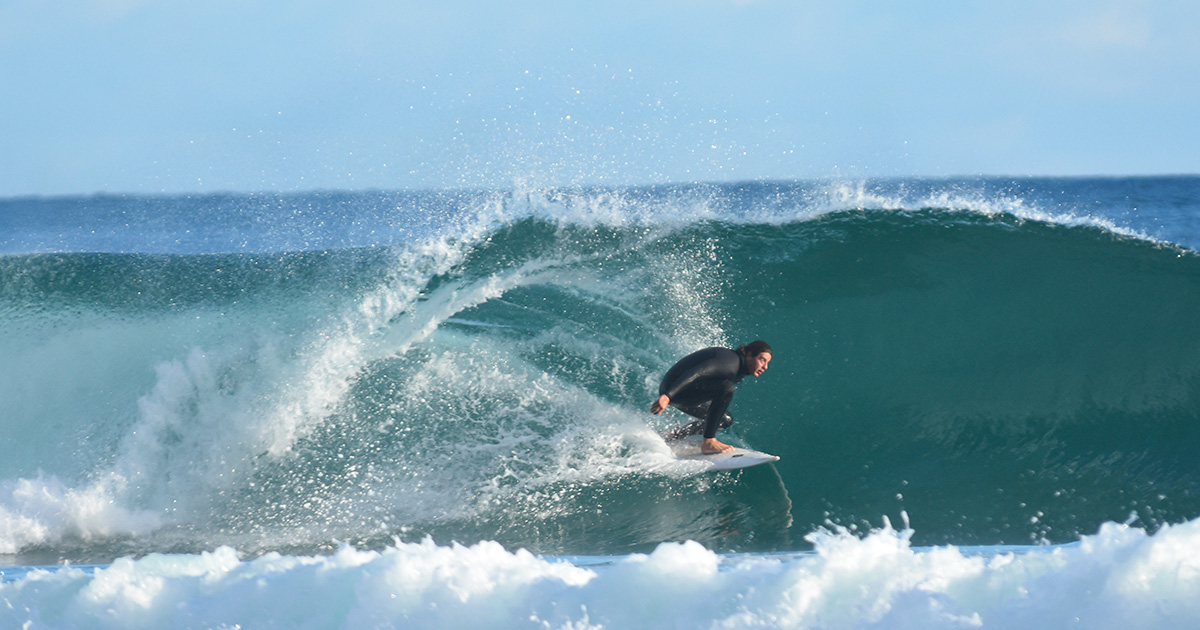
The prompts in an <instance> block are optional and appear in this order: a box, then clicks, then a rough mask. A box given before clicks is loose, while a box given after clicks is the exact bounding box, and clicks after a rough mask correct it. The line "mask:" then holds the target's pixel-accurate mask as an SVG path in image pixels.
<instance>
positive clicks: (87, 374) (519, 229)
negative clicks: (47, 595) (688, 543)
mask: <svg viewBox="0 0 1200 630" xmlns="http://www.w3.org/2000/svg"><path fill="white" fill-rule="evenodd" d="M1151 184H1153V182H1151ZM1147 185H1150V184H1147V182H1144V181H1141V180H1133V181H1129V182H1125V185H1121V182H1113V181H1111V180H1095V181H1093V180H1083V181H1079V180H1064V181H1061V182H1060V181H1053V182H1050V183H1049V184H1046V183H1045V182H1039V181H1022V182H1016V183H1008V184H1004V185H1001V183H997V182H993V181H982V182H966V183H961V182H960V183H953V182H941V181H935V182H912V181H907V182H883V183H879V184H875V185H855V186H845V185H838V184H807V185H802V184H787V185H783V184H779V185H775V184H754V185H743V186H721V187H718V186H686V187H656V188H644V189H626V190H571V191H550V192H524V191H522V192H514V191H503V192H498V193H490V192H480V193H456V194H449V193H446V194H433V193H430V194H422V195H400V194H382V193H362V194H357V195H352V194H336V195H335V194H330V193H322V194H311V195H297V196H290V197H278V198H273V199H271V200H268V201H264V200H261V199H252V200H245V203H241V204H239V203H238V202H237V199H236V198H231V197H206V198H201V199H198V200H197V199H184V198H137V199H132V200H121V199H115V198H101V199H95V198H80V199H67V200H13V201H9V202H6V205H5V210H6V216H7V217H8V219H7V221H9V224H10V226H16V227H14V228H13V230H14V231H12V232H10V234H12V236H10V237H9V239H8V240H7V241H6V242H5V243H6V244H5V247H6V248H7V249H6V251H8V252H10V253H8V254H7V255H5V256H3V257H0V281H2V285H0V287H2V288H0V326H2V327H3V329H4V330H5V331H6V334H5V335H4V336H3V337H2V338H0V354H2V355H3V356H4V357H5V358H6V360H5V361H4V362H3V364H0V444H3V445H4V446H3V448H4V457H3V458H0V554H7V555H8V557H9V558H10V560H15V561H16V562H21V563H32V562H36V561H39V560H57V559H63V558H66V559H72V560H75V561H81V560H83V561H86V560H95V561H100V560H106V559H111V558H113V557H116V556H118V555H123V554H134V555H138V554H144V553H147V552H150V551H171V552H184V553H193V552H198V551H203V550H209V549H213V548H215V547H216V546H219V545H229V546H232V547H234V548H237V549H239V550H242V551H244V552H247V553H252V554H257V553H262V552H265V551H272V550H273V551H283V552H291V553H301V554H307V553H325V552H328V551H331V550H333V549H336V548H337V545H338V544H339V543H340V542H348V543H351V544H354V545H356V546H358V547H360V548H366V549H383V548H386V547H388V546H390V545H393V544H397V543H398V542H405V541H419V540H421V539H422V538H424V537H426V536H429V537H432V538H433V540H435V541H437V542H441V543H446V542H449V541H459V542H463V543H475V542H478V541H496V542H499V543H501V544H502V545H504V546H506V547H508V548H516V547H525V548H527V549H530V550H531V551H534V552H535V553H544V554H612V553H629V552H635V551H649V550H652V549H654V548H655V547H656V546H657V545H658V544H659V543H661V542H664V541H683V540H693V541H698V542H700V543H702V544H703V545H705V546H707V547H708V548H710V549H713V550H716V551H780V550H795V549H805V548H808V545H809V543H808V542H806V541H805V540H804V536H805V535H806V534H808V533H809V532H811V531H813V530H814V529H816V528H819V527H829V526H840V527H844V528H846V529H847V530H848V531H854V530H860V529H865V528H869V527H870V523H871V522H878V521H879V519H880V517H881V516H884V515H891V516H892V517H893V518H896V517H898V516H900V515H901V514H905V515H906V516H907V517H909V518H911V519H912V523H913V527H914V529H915V530H916V532H917V533H916V534H915V535H914V536H915V537H914V542H915V543H917V544H943V543H953V544H960V545H961V544H982V545H999V544H1031V543H1041V542H1051V543H1059V542H1070V541H1074V540H1077V539H1078V538H1079V537H1080V535H1082V534H1087V533H1092V532H1095V531H1096V530H1097V528H1098V527H1099V526H1100V524H1102V523H1104V522H1107V521H1114V520H1115V521H1118V522H1120V521H1129V522H1134V519H1136V522H1137V523H1138V524H1139V525H1142V526H1145V527H1147V528H1149V529H1151V530H1154V529H1157V528H1158V527H1160V526H1162V525H1164V524H1167V523H1177V522H1180V521H1185V520H1188V519H1190V518H1194V517H1196V516H1197V514H1200V482H1198V480H1197V477H1196V475H1195V473H1194V466H1193V462H1194V453H1193V451H1194V446H1195V445H1196V444H1197V443H1200V428H1198V427H1200V423H1198V422H1197V421H1198V420H1200V418H1198V415H1200V328H1198V327H1197V326H1196V325H1195V324H1196V315H1195V314H1196V313H1197V312H1200V256H1198V255H1197V254H1195V253H1194V252H1193V251H1192V250H1191V249H1189V248H1188V247H1187V246H1186V245H1187V239H1186V238H1183V237H1172V238H1173V240H1174V241H1175V243H1172V242H1169V241H1168V240H1167V239H1164V235H1172V234H1176V233H1184V234H1186V233H1188V232H1187V227H1186V222H1184V221H1183V220H1182V219H1181V220H1180V221H1167V220H1165V219H1163V218H1162V217H1163V216H1166V215H1163V214H1157V215H1156V218H1155V220H1156V221H1159V224H1157V225H1153V224H1151V225H1149V227H1146V226H1143V225H1139V224H1137V222H1136V221H1130V220H1129V214H1128V213H1125V214H1120V213H1119V212H1110V213H1109V214H1108V215H1105V214H1103V213H1100V212H1096V211H1094V210H1091V211H1090V213H1089V212H1085V211H1084V210H1088V209H1089V208H1091V207H1092V206H1094V205H1099V206H1102V207H1105V208H1110V207H1124V206H1127V205H1129V204H1130V203H1131V202H1130V201H1129V199H1130V196H1129V189H1130V187H1135V188H1136V187H1139V186H1147ZM1157 186H1158V188H1156V189H1155V190H1158V191H1159V192H1158V195H1159V196H1158V197H1155V199H1160V200H1161V199H1164V198H1167V199H1174V198H1175V197H1174V196H1175V195H1180V194H1183V195H1184V196H1185V197H1186V195H1187V194H1191V193H1190V192H1188V191H1193V190H1194V189H1196V188H1198V187H1200V186H1198V184H1197V181H1196V180H1195V179H1186V178H1185V179H1182V180H1164V181H1161V182H1158V184H1157ZM1151 187H1152V188H1153V186H1151ZM1068 188H1070V189H1071V190H1072V191H1074V192H1073V193H1072V194H1075V195H1078V196H1079V197H1080V198H1086V199H1087V200H1088V202H1087V203H1086V204H1085V203H1079V204H1076V206H1078V207H1076V206H1072V205H1070V204H1069V203H1067V202H1065V201H1063V198H1062V197H1056V196H1054V194H1051V193H1047V192H1044V191H1043V189H1044V190H1055V191H1058V190H1066V189H1068ZM1181 189H1182V190H1183V193H1180V192H1179V191H1180V190H1181ZM1038 191H1043V192H1038ZM1089 194H1090V195H1091V196H1089ZM1190 198H1191V199H1192V200H1193V201H1192V202H1191V203H1193V204H1195V203H1196V202H1195V199H1197V198H1198V197H1197V196H1192V197H1190ZM1096 199H1098V200H1099V201H1094V200H1096ZM1168 205H1170V204H1167V203H1165V202H1164V204H1163V205H1162V207H1166V206H1168ZM1084 206H1087V207H1086V208H1085V207H1084ZM96 207H99V208H101V210H102V212H100V211H96V214H94V215H89V214H88V213H89V212H91V211H92V210H93V209H94V208H96ZM198 208H199V209H200V210H203V211H200V210H198ZM56 209H57V210H56ZM1184 210H1185V211H1181V213H1180V214H1179V215H1178V216H1180V217H1186V216H1190V215H1189V213H1193V212H1194V210H1195V208H1192V209H1191V210H1188V209H1187V208H1185V209H1184ZM56 212H57V214H56ZM23 213H24V214H23ZM1118 215H1120V216H1118ZM32 216H37V217H39V218H38V219H37V220H36V221H35V220H34V219H30V218H27V219H20V217H32ZM1173 216H1174V215H1173ZM13 217H17V218H15V219H14V218H13ZM47 217H49V218H47ZM55 217H58V218H57V219H56V218H55ZM63 217H70V218H71V219H70V220H71V221H74V223H71V224H70V225H67V227H65V228H64V227H63V226H64V224H65V223H64V222H65V221H66V219H63ZM79 217H85V218H84V219H80V218H79ZM87 217H91V219H88V218H87ZM114 217H115V218H114ZM148 217H153V218H154V219H153V220H154V221H156V222H157V223H156V224H155V228H154V229H153V230H150V229H148V228H147V221H149V220H150V219H149V218H148ZM1114 217H1117V218H1115V219H1114ZM55 221H59V223H57V224H56V223H55ZM26 224H36V225H35V226H34V227H30V228H29V229H27V230H25V231H24V232H22V231H21V230H20V229H19V227H20V226H21V225H26ZM75 224H78V225H79V226H82V227H81V228H80V229H73V228H72V227H71V226H72V225H75ZM97 224H99V225H97ZM238 226H242V227H238ZM255 226H258V227H257V228H256V227H255ZM99 228H103V229H99ZM89 230H91V231H93V232H95V233H98V234H99V236H93V235H89V234H88V232H89ZM185 230H187V231H185ZM277 232H278V233H281V234H280V235H277ZM138 234H148V235H149V236H146V238H145V239H142V240H139V238H138ZM47 235H51V236H47ZM172 235H175V236H177V238H174V239H172ZM1179 243H1182V244H1183V245H1184V246H1181V245H1180V244H1179ZM757 338H762V339H766V340H768V341H769V342H770V343H771V345H772V346H773V347H774V349H775V356H774V360H773V362H772V365H771V369H770V370H769V371H768V372H767V373H766V374H765V375H764V376H763V377H761V378H760V379H758V380H754V379H747V381H746V382H743V383H742V384H741V385H740V386H739V388H738V393H737V395H736V397H735V399H734V402H733V405H732V407H731V412H732V414H733V416H734V418H735V423H734V425H733V427H732V428H731V429H730V430H729V431H727V432H726V433H725V434H723V435H728V436H729V439H730V440H731V441H733V442H735V443H740V444H745V445H749V446H751V447H755V448H759V449H761V450H767V451H770V452H772V453H775V454H778V455H780V456H781V457H782V459H781V460H780V461H779V462H778V463H777V464H775V465H774V466H773V467H771V466H764V467H759V468H755V469H749V470H746V471H743V472H741V473H732V474H717V475H714V474H696V473H697V471H696V470H695V469H694V467H693V466H691V465H689V464H688V463H686V462H678V461H675V460H674V459H673V458H672V457H671V456H670V453H669V451H668V449H667V448H666V447H665V445H663V444H662V442H661V440H659V439H658V438H657V437H656V435H657V432H658V431H660V430H663V429H666V428H669V426H671V425H672V424H673V423H674V422H676V421H680V420H682V418H680V417H679V416H678V415H676V416H671V417H656V416H651V415H649V414H648V413H646V408H647V407H648V405H649V403H650V401H651V397H652V396H651V395H652V393H654V392H655V391H656V388H657V383H658V379H659V378H661V375H662V374H663V373H664V372H665V370H666V369H667V368H668V367H669V366H670V365H671V363H672V362H673V361H674V360H676V359H677V358H679V357H680V356H682V355H683V354H686V353H687V352H690V351H692V350H694V349H697V348H700V347H705V346H708V345H728V346H732V345H737V344H739V343H745V342H748V341H750V340H753V339H757Z"/></svg>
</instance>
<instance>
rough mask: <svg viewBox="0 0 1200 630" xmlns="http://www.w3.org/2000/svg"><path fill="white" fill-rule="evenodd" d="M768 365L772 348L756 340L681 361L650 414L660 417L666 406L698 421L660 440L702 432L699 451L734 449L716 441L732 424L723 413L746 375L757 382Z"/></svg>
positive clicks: (661, 387) (669, 374)
mask: <svg viewBox="0 0 1200 630" xmlns="http://www.w3.org/2000/svg"><path fill="white" fill-rule="evenodd" d="M770 363H771V346H769V345H767V342H765V341H762V340H759V341H755V342H752V343H748V344H746V345H744V346H739V347H738V349H737V350H730V349H729V348H705V349H704V350H698V351H696V352H693V353H691V354H689V355H687V356H686V357H683V358H682V359H680V360H679V362H678V363H676V364H675V365H674V366H672V367H671V369H669V370H667V374H666V376H664V377H663V380H662V383H661V384H659V386H658V400H655V401H654V404H652V405H650V413H653V414H660V413H662V412H663V410H664V409H666V408H667V406H668V405H669V406H671V407H674V408H676V409H678V410H680V411H682V412H684V413H686V414H688V415H689V416H692V417H694V418H697V420H695V421H694V422H692V423H691V424H688V425H680V426H677V427H675V428H674V429H671V430H670V431H667V432H666V433H665V434H664V435H663V437H664V438H666V439H667V440H678V439H680V438H682V437H686V436H689V435H696V434H697V433H701V432H703V434H704V441H703V442H702V443H701V445H700V450H702V451H703V452H705V453H723V452H725V451H728V450H732V449H733V447H732V446H730V445H728V444H723V443H721V442H720V441H718V440H717V438H716V435H717V429H724V428H725V427H728V426H729V425H730V424H732V423H733V418H731V417H730V416H729V414H728V413H726V410H727V409H728V408H729V401H731V400H733V390H734V387H735V386H736V385H737V384H738V383H740V382H741V380H742V378H744V377H745V376H746V375H747V374H749V375H751V376H753V377H755V378H758V377H759V376H762V373H763V372H766V371H767V365H768V364H770Z"/></svg>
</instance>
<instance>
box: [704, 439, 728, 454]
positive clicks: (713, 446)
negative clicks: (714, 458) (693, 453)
mask: <svg viewBox="0 0 1200 630" xmlns="http://www.w3.org/2000/svg"><path fill="white" fill-rule="evenodd" d="M732 450H733V447H732V446H730V445H728V444H724V443H722V442H718V441H717V438H704V441H703V442H701V443H700V452H701V453H724V452H725V451H732Z"/></svg>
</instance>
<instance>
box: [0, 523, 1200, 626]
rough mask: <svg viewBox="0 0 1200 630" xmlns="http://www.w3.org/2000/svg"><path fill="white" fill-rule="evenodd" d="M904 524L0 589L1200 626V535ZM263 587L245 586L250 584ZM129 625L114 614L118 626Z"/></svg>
mask: <svg viewBox="0 0 1200 630" xmlns="http://www.w3.org/2000/svg"><path fill="white" fill-rule="evenodd" d="M908 539H909V537H908V535H907V534H906V532H904V531H900V532H897V531H895V530H893V529H891V528H890V527H885V528H883V529H881V530H878V531H875V532H873V533H870V534H868V535H866V536H863V537H861V538H859V537H855V536H851V535H849V534H848V533H846V532H840V533H835V532H820V533H817V534H815V535H814V536H813V540H814V543H815V546H816V548H815V551H814V552H811V553H793V554H786V555H775V556H740V555H732V556H723V555H719V554H715V553H713V552H712V551H710V550H708V549H706V548H704V547H703V546H701V545H699V544H696V543H693V542H685V543H666V544H663V545H660V546H659V547H658V548H657V549H656V550H654V551H653V552H652V553H650V554H633V555H629V556H624V557H611V558H576V559H563V558H544V557H538V556H534V555H532V554H530V553H528V552H526V551H523V550H519V551H515V552H512V551H509V550H506V549H505V548H503V547H501V546H500V545H498V544H496V543H494V542H482V543H479V544H476V545H472V546H469V547H468V546H461V545H457V544H455V545H450V546H439V545H435V544H433V543H432V542H431V541H429V540H426V541H424V542H421V543H397V544H394V545H392V546H390V547H388V548H386V549H384V550H382V551H379V552H371V551H359V550H356V549H354V548H352V547H343V548H342V549H341V550H340V551H338V552H337V553H335V554H332V555H329V556H284V555H280V554H267V555H265V556H262V557H260V558H258V559H255V560H250V561H241V560H238V559H237V557H236V554H235V553H234V552H233V551H232V550H231V549H229V548H220V549H217V550H216V551H214V552H212V553H203V554H198V555H151V556H147V557H145V558H142V559H138V560H132V559H122V560H119V561H117V562H115V563H113V564H112V565H109V566H107V567H100V568H97V569H95V570H92V571H89V570H83V569H75V568H62V569H58V570H55V571H44V570H35V571H32V572H21V573H20V574H18V575H17V576H16V577H15V578H10V579H8V580H7V581H5V582H0V597H3V598H4V599H5V600H6V601H8V602H9V604H10V605H9V606H8V607H6V608H5V609H4V610H0V620H3V621H4V622H5V623H6V624H8V625H12V626H13V627H20V626H21V625H22V624H24V623H29V622H33V623H34V624H35V625H37V626H38V627H46V628H58V627H71V628H109V627H114V628H115V627H123V628H143V627H146V628H149V627H175V628H202V627H235V625H241V626H243V627H284V626H289V627H290V626H295V625H298V624H299V625H303V626H304V627H310V628H339V627H405V628H447V627H451V628H457V627H463V628H465V627H475V625H477V624H478V621H479V619H484V618H486V619H488V620H489V624H491V625H492V626H493V627H497V628H526V627H542V628H584V627H586V628H629V627H639V628H674V627H681V626H687V627H719V628H761V627H814V626H820V627H827V628H861V627H888V628H901V629H904V628H914V629H917V628H976V627H986V628H1028V627H1059V626H1067V625H1076V624H1078V625H1080V626H1081V627H1089V628H1127V627H1146V626H1153V627H1156V628H1187V627H1194V626H1195V624H1196V623H1198V622H1200V601H1198V600H1197V598H1196V597H1195V594H1196V592H1197V590H1198V589H1200V561H1198V560H1196V558H1197V557H1200V553H1198V552H1200V522H1197V521H1192V522H1188V523H1183V524H1180V525H1177V526H1173V527H1169V528H1164V529H1163V530H1161V531H1159V532H1158V533H1156V534H1154V535H1149V534H1147V533H1146V532H1144V531H1142V530H1138V529H1133V528H1130V527H1128V526H1122V525H1116V524H1111V523H1110V524H1107V525H1105V526H1104V527H1103V528H1101V530H1100V531H1099V533H1097V534H1095V535H1093V536H1088V537H1085V538H1084V539H1082V540H1081V541H1080V542H1078V543H1076V544H1071V545H1065V546H1058V547H1025V548H1008V549H990V548H973V549H958V548H954V547H936V548H925V549H918V548H913V547H911V546H910V544H909V542H908ZM251 585H252V586H253V588H247V587H248V586H251ZM114 613H116V614H114Z"/></svg>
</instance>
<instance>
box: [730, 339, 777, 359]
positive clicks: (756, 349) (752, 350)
mask: <svg viewBox="0 0 1200 630" xmlns="http://www.w3.org/2000/svg"><path fill="white" fill-rule="evenodd" d="M764 352H770V353H771V354H775V353H774V352H771V346H770V344H768V343H767V342H765V341H763V340H762V339H759V340H758V341H751V342H750V343H748V344H746V345H744V346H738V349H737V353H738V354H740V355H742V356H747V357H756V356H758V355H760V354H762V353H764Z"/></svg>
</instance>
